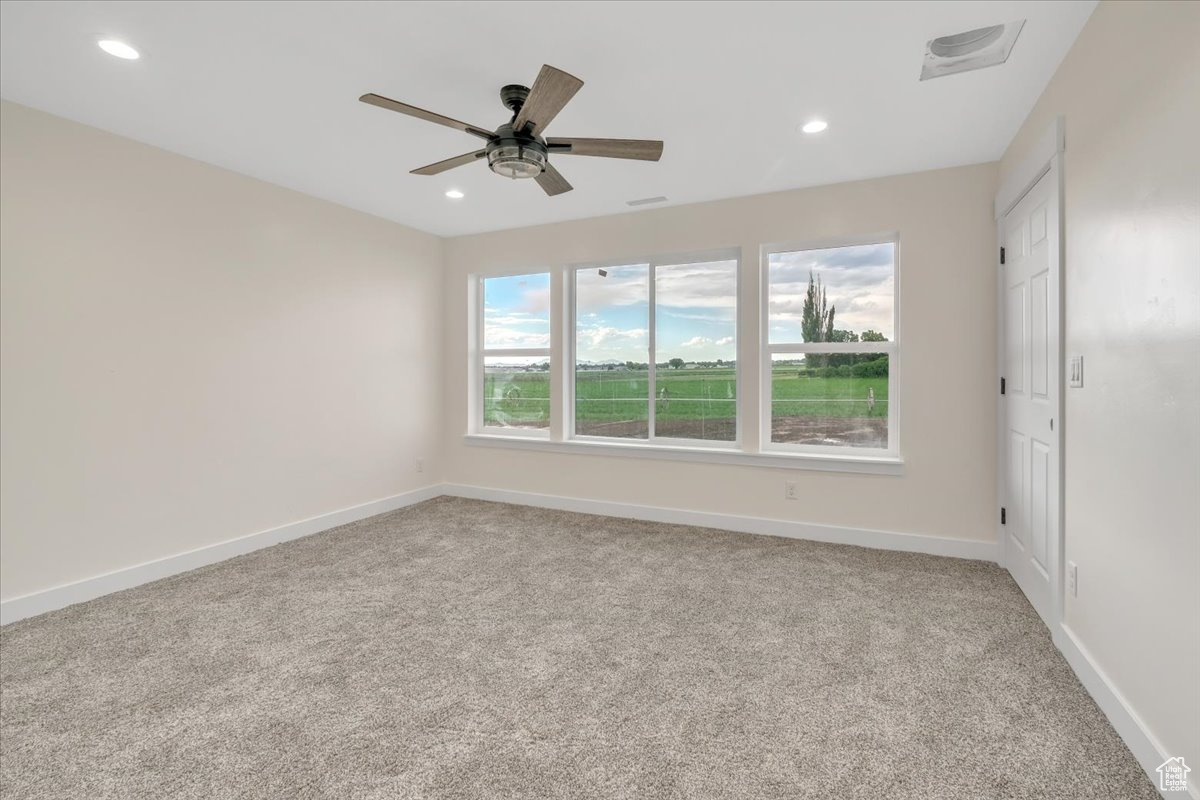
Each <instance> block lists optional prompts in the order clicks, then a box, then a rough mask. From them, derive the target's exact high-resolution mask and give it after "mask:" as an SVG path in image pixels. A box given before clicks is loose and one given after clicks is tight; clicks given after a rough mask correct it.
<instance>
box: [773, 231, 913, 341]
mask: <svg viewBox="0 0 1200 800" xmlns="http://www.w3.org/2000/svg"><path fill="white" fill-rule="evenodd" d="M769 265H770V266H769V270H770V282H771V286H770V313H771V321H772V323H773V325H772V330H776V327H775V324H774V323H783V326H782V327H781V328H779V331H780V332H781V333H783V334H784V335H783V336H780V337H776V336H772V340H773V341H782V340H784V339H795V340H798V339H799V338H800V321H801V319H802V318H803V313H804V298H805V295H806V293H807V292H808V281H809V276H810V275H814V276H817V277H819V278H820V280H821V285H822V287H823V288H824V289H825V292H826V296H827V297H828V299H829V304H830V305H832V306H834V308H835V314H834V327H835V328H840V329H845V330H853V331H857V332H862V331H864V330H867V329H874V330H877V331H881V332H883V333H884V334H886V335H888V336H891V334H892V326H893V317H894V314H893V309H894V306H895V249H894V245H892V244H890V243H889V244H877V245H857V246H853V247H839V248H831V249H825V250H803V251H796V252H792V253H776V254H773V255H772V256H771V258H770V261H769Z"/></svg>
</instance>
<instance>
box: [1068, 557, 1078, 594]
mask: <svg viewBox="0 0 1200 800" xmlns="http://www.w3.org/2000/svg"><path fill="white" fill-rule="evenodd" d="M1067 593H1068V594H1070V595H1071V597H1079V567H1077V566H1075V562H1074V561H1068V562H1067Z"/></svg>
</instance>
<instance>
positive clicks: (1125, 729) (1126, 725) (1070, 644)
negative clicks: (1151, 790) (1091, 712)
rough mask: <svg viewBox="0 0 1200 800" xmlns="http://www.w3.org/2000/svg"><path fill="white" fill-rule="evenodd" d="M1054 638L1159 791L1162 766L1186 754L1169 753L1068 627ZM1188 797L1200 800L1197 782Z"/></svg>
mask: <svg viewBox="0 0 1200 800" xmlns="http://www.w3.org/2000/svg"><path fill="white" fill-rule="evenodd" d="M1051 634H1052V636H1053V639H1054V644H1055V645H1056V646H1057V647H1058V649H1059V651H1060V652H1061V653H1062V654H1063V657H1064V658H1066V659H1067V663H1068V664H1070V665H1071V669H1073V670H1074V671H1075V675H1076V676H1077V677H1078V678H1079V682H1080V683H1082V684H1083V688H1084V689H1086V690H1087V693H1088V694H1090V695H1091V696H1092V699H1093V700H1095V701H1096V705H1098V706H1099V707H1100V710H1101V711H1102V712H1104V716H1106V717H1108V722H1109V724H1111V725H1112V726H1113V730H1115V731H1116V732H1117V735H1118V736H1120V737H1121V740H1122V741H1123V742H1125V746H1126V747H1128V748H1129V752H1131V753H1133V757H1134V758H1136V759H1137V761H1138V763H1139V764H1141V765H1142V769H1143V770H1145V772H1146V774H1147V775H1148V776H1149V777H1150V782H1151V783H1152V784H1154V786H1155V788H1158V772H1157V770H1158V766H1159V765H1160V764H1162V763H1163V762H1165V761H1166V760H1167V759H1168V758H1171V757H1172V756H1178V755H1183V754H1182V753H1168V752H1167V751H1166V750H1165V749H1164V748H1163V746H1162V744H1161V743H1160V742H1159V741H1158V739H1157V738H1156V737H1155V736H1154V734H1153V733H1151V732H1150V730H1149V728H1147V727H1146V723H1145V722H1143V721H1142V718H1141V717H1139V716H1138V715H1137V712H1136V711H1134V710H1133V708H1132V707H1131V706H1130V705H1129V702H1128V701H1127V700H1126V699H1125V697H1124V696H1123V695H1122V694H1121V693H1120V692H1119V691H1118V690H1117V688H1116V687H1115V686H1113V684H1112V681H1110V680H1109V679H1108V676H1107V675H1105V674H1104V670H1102V669H1100V667H1099V666H1098V665H1097V664H1096V662H1095V660H1094V659H1093V658H1092V654H1091V653H1089V652H1088V650H1087V648H1086V647H1084V646H1083V644H1082V643H1081V642H1080V641H1079V638H1078V637H1076V636H1075V633H1074V632H1073V631H1072V630H1071V629H1070V628H1069V627H1067V624H1066V623H1061V624H1059V625H1058V630H1053V629H1052V630H1051ZM1160 793H1161V794H1162V796H1163V797H1164V798H1167V800H1171V799H1172V798H1181V797H1182V793H1180V792H1171V793H1170V794H1167V793H1165V792H1160ZM1187 796H1188V797H1191V798H1192V800H1200V787H1198V786H1197V782H1196V781H1194V780H1189V781H1188V792H1187Z"/></svg>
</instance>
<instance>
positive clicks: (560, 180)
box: [534, 164, 575, 197]
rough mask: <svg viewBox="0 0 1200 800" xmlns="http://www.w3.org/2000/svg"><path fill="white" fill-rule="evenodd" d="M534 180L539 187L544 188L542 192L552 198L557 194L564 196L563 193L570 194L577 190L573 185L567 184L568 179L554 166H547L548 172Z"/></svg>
mask: <svg viewBox="0 0 1200 800" xmlns="http://www.w3.org/2000/svg"><path fill="white" fill-rule="evenodd" d="M534 180H536V181H537V182H538V186H540V187H542V190H543V191H544V192H545V193H546V194H548V195H550V196H551V197H554V195H556V194H562V193H563V192H569V191H571V190H572V189H574V188H575V187H574V186H572V185H571V184H569V183H567V179H566V178H564V177H563V176H562V174H561V173H559V171H558V170H556V169H555V168H554V166H553V165H552V164H547V165H546V170H545V171H544V172H543V173H542V174H541V175H538V176H537V177H536V178H534Z"/></svg>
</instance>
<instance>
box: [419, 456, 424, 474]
mask: <svg viewBox="0 0 1200 800" xmlns="http://www.w3.org/2000/svg"><path fill="white" fill-rule="evenodd" d="M424 471H425V459H423V458H418V459H417V472H424Z"/></svg>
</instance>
